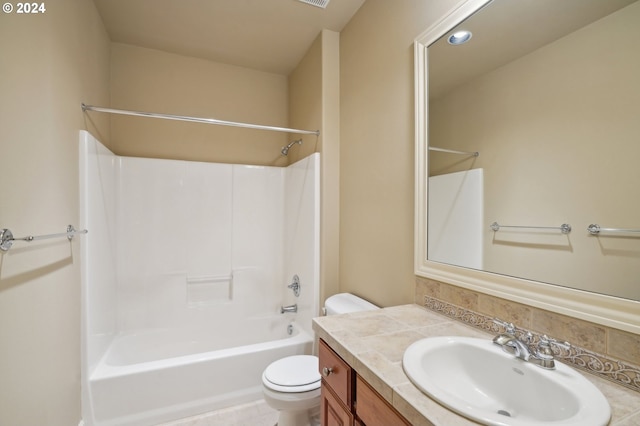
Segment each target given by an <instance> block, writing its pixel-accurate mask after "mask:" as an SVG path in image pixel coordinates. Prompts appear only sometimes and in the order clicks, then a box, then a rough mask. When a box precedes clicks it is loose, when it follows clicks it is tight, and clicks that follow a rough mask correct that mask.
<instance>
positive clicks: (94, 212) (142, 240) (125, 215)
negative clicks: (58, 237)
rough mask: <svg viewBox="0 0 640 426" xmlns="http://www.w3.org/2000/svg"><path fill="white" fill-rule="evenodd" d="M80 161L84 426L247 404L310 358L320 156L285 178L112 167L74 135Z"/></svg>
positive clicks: (204, 167)
mask: <svg viewBox="0 0 640 426" xmlns="http://www.w3.org/2000/svg"><path fill="white" fill-rule="evenodd" d="M80 161H81V164H80V166H81V167H80V169H81V170H80V172H81V179H80V180H81V188H80V189H81V200H80V202H81V222H82V223H81V226H82V227H86V228H87V229H89V234H88V235H87V237H88V238H86V239H83V242H82V262H81V265H82V287H83V295H82V297H83V309H82V315H83V322H82V326H83V330H82V334H83V348H82V349H83V417H84V421H85V424H87V425H92V424H136V425H138V424H154V423H158V422H161V421H166V420H170V419H173V418H178V417H183V416H187V415H191V414H195V413H197V412H202V411H208V410H212V409H216V408H221V407H224V406H227V405H232V404H237V403H239V402H245V401H249V400H252V399H257V398H259V397H260V389H261V382H260V373H261V372H262V370H263V369H264V367H266V365H268V363H270V362H271V361H273V360H275V359H277V358H280V357H282V356H286V355H292V354H296V353H310V352H311V351H312V344H313V343H312V342H313V339H312V332H311V318H312V317H313V316H315V315H316V314H317V312H318V309H319V308H318V296H317V295H318V285H319V255H318V253H319V243H318V241H319V240H318V236H319V219H318V211H319V198H318V197H319V195H318V194H319V187H318V185H319V180H318V173H319V167H318V166H319V154H314V155H312V156H310V157H307V158H305V159H303V160H300V161H298V162H297V163H295V164H293V165H291V166H289V167H287V168H278V167H265V166H245V165H231V164H213V163H198V162H186V161H174V160H156V159H146V158H131V157H119V156H115V155H114V154H113V153H111V152H110V151H109V150H107V149H106V148H105V147H104V146H102V145H101V144H100V143H99V142H98V141H97V140H95V139H94V138H93V137H92V136H91V135H90V134H88V133H87V132H84V131H83V132H81V135H80ZM294 274H298V275H299V276H300V281H301V293H300V297H298V298H296V297H294V295H293V292H292V291H291V290H290V289H288V288H287V285H288V284H289V283H290V281H291V279H292V277H293V275H294ZM293 303H297V304H298V313H297V314H284V315H283V314H280V306H281V305H285V304H293ZM290 324H291V325H293V327H291V328H292V329H293V332H292V333H291V334H289V333H288V330H287V328H288V326H289V325H290ZM243 376H246V377H243Z"/></svg>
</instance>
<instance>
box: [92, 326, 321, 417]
mask: <svg viewBox="0 0 640 426" xmlns="http://www.w3.org/2000/svg"><path fill="white" fill-rule="evenodd" d="M290 325H291V327H289V326H290ZM240 327H241V328H245V330H231V331H228V332H227V333H223V334H226V335H224V336H221V337H220V336H216V337H215V338H214V337H213V333H212V332H211V331H210V330H209V331H207V330H204V329H203V330H195V331H194V330H178V329H163V330H149V331H144V332H136V333H126V334H122V335H120V336H118V337H117V338H115V339H114V340H113V342H112V343H111V345H110V347H109V350H108V351H107V352H106V354H105V356H104V357H103V358H102V359H101V360H100V362H99V363H98V365H97V366H96V368H95V369H94V371H93V373H92V374H91V375H90V378H89V387H90V392H89V395H90V398H91V400H92V401H91V402H92V406H93V423H94V424H96V425H136V426H142V425H156V424H158V423H161V422H166V421H170V420H175V419H179V418H182V417H187V416H192V415H195V414H198V413H203V412H207V411H212V410H216V409H220V408H224V407H228V406H232V405H236V404H240V403H244V402H249V401H254V400H257V399H260V398H261V397H262V379H261V376H262V372H263V370H264V369H265V368H266V367H267V365H269V364H270V363H271V362H273V361H275V360H277V359H280V358H282V357H285V356H289V355H301V354H311V353H312V350H313V337H312V336H311V335H310V334H309V333H308V332H306V331H305V330H303V329H302V328H300V327H298V326H297V325H296V324H295V323H292V322H291V321H290V319H288V318H287V315H278V316H274V317H272V318H255V319H252V320H249V321H247V322H246V323H243V324H241V325H240ZM288 328H290V330H291V334H289V332H288V331H289V330H288ZM217 332H218V330H216V333H217ZM238 336H242V337H238ZM247 342H253V343H247ZM256 342H258V343H256Z"/></svg>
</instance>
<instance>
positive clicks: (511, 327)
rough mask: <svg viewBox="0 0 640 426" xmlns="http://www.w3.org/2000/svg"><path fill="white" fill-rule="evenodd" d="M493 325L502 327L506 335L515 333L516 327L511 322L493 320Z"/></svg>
mask: <svg viewBox="0 0 640 426" xmlns="http://www.w3.org/2000/svg"><path fill="white" fill-rule="evenodd" d="M493 323H494V324H497V325H501V326H503V327H504V328H505V333H507V334H515V332H516V326H515V325H513V323H512V322H506V321H502V320H501V319H499V318H494V319H493Z"/></svg>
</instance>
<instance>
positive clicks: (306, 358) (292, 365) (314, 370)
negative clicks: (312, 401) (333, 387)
mask: <svg viewBox="0 0 640 426" xmlns="http://www.w3.org/2000/svg"><path fill="white" fill-rule="evenodd" d="M263 376H264V378H265V379H266V380H267V381H268V382H270V383H271V384H273V385H276V386H277V387H280V386H282V387H285V388H289V387H300V386H302V387H305V388H306V387H308V386H307V385H311V384H314V383H318V384H319V382H320V373H319V372H318V357H316V356H312V355H295V356H289V357H286V358H282V359H279V360H277V361H275V362H272V363H271V364H270V365H269V366H268V367H267V368H266V369H265V370H264V375H263ZM296 391H299V390H296Z"/></svg>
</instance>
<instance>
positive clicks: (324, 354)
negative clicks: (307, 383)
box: [318, 339, 353, 410]
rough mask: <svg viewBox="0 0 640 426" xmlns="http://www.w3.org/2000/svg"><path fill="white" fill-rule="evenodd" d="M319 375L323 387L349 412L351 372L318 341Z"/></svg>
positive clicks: (351, 391)
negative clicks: (328, 388) (326, 387)
mask: <svg viewBox="0 0 640 426" xmlns="http://www.w3.org/2000/svg"><path fill="white" fill-rule="evenodd" d="M318 358H319V359H320V362H319V365H318V366H319V369H320V375H322V380H323V385H326V386H329V387H330V388H331V390H333V392H334V393H335V394H336V396H337V397H338V398H339V399H340V400H341V401H342V403H343V404H345V405H346V406H347V408H349V410H351V408H352V403H353V380H352V378H351V374H352V370H351V367H349V365H348V364H347V363H346V362H344V361H343V360H342V358H340V357H339V356H338V355H337V354H336V353H335V352H333V350H332V349H331V348H330V347H329V346H328V345H327V344H326V343H325V342H324V341H323V340H322V339H320V348H319V351H318Z"/></svg>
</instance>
